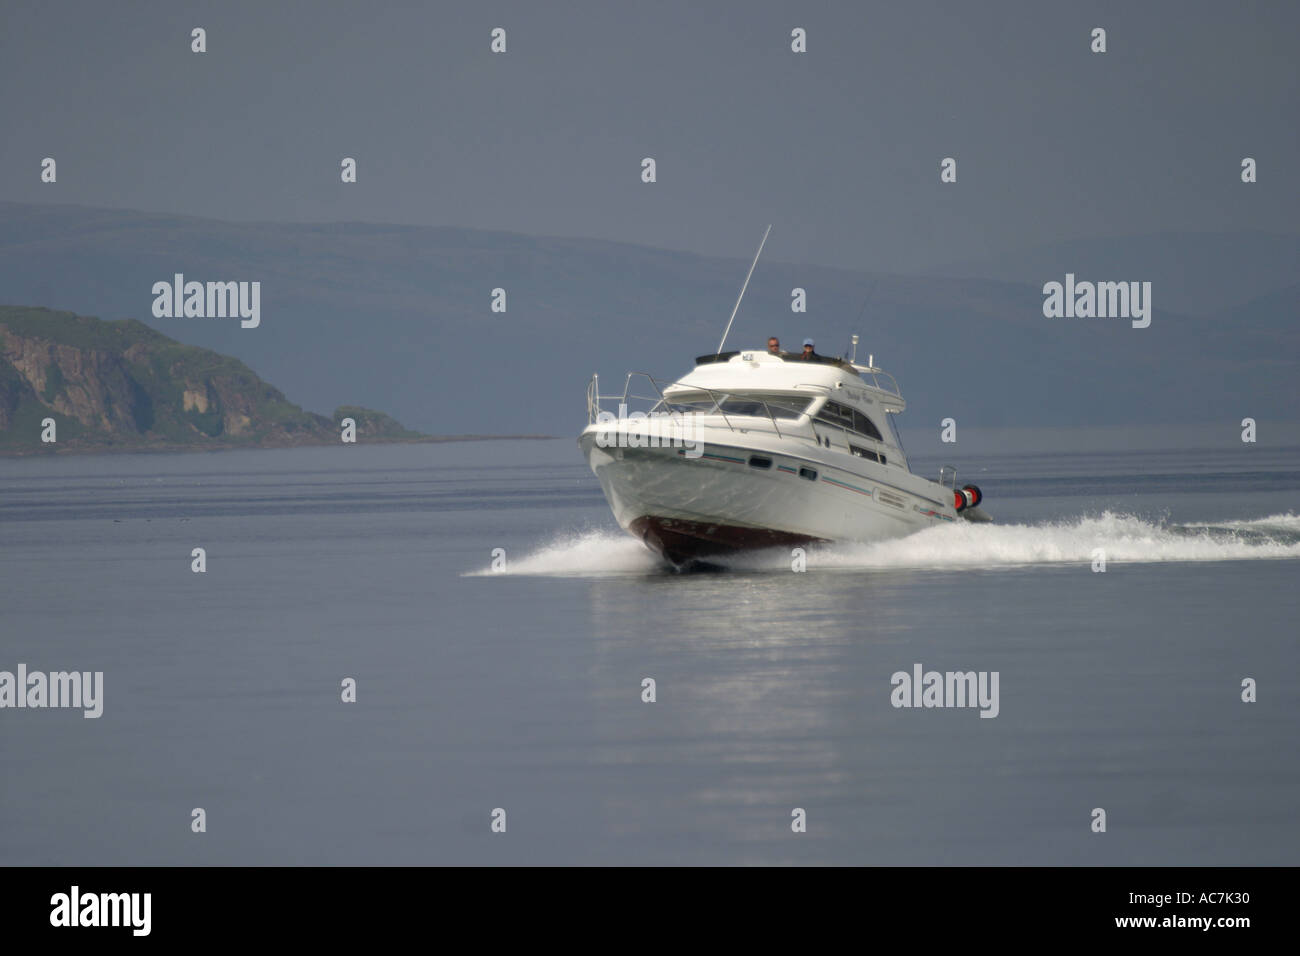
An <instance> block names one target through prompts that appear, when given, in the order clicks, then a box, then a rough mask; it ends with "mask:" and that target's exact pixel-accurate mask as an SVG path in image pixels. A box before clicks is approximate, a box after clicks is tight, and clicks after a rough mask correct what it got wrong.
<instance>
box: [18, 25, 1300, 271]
mask: <svg viewBox="0 0 1300 956" xmlns="http://www.w3.org/2000/svg"><path fill="white" fill-rule="evenodd" d="M195 26H202V27H204V28H205V29H206V30H207V42H208V52H206V53H204V54H195V53H192V52H191V51H190V30H191V28H193V27H195ZM498 26H499V27H503V28H505V29H506V31H507V52H506V53H505V54H501V55H494V54H492V53H491V52H490V51H489V42H490V36H489V33H490V31H491V30H492V28H494V27H498ZM1098 26H1100V27H1104V28H1105V29H1106V30H1107V46H1108V51H1107V52H1106V53H1104V54H1094V53H1092V52H1091V51H1090V49H1089V47H1090V43H1091V38H1090V32H1091V30H1092V29H1093V28H1094V27H1098ZM795 27H803V28H805V29H806V30H807V33H808V52H807V53H806V54H795V53H792V52H791V50H790V31H791V30H792V29H793V28H795ZM1298 36H1300V4H1296V3H1294V2H1287V3H1281V2H1279V3H1259V4H1248V3H1229V2H1217V3H1191V2H1176V3H1153V2H1142V3H1134V2H1123V3H1113V4H1112V3H1043V2H1039V0H1034V2H1024V3H1006V2H997V3H987V4H986V3H971V2H954V3H922V2H913V0H908V2H898V3H891V4H866V3H859V2H845V3H806V2H805V3H771V2H752V0H746V2H716V0H708V2H705V0H694V2H686V3H676V2H663V0H655V2H651V3H635V4H634V3H631V2H593V3H581V4H580V3H570V2H546V3H544V2H538V0H528V2H523V3H492V2H486V3H474V2H465V3H436V2H435V3H428V2H412V3H384V2H350V3H340V2H310V3H306V2H304V3H293V4H290V3H280V2H256V3H232V2H227V0H221V2H210V3H181V2H161V3H144V2H133V3H130V4H107V3H104V2H102V0H94V2H77V3H73V2H57V0H55V2H49V0H42V2H39V3H37V2H14V0H5V2H4V3H3V5H2V6H0V121H2V122H3V135H2V136H0V199H7V200H14V201H20V202H67V203H81V204H86V205H95V206H117V207H126V208H137V209H145V210H158V211H166V212H176V213H186V214H194V215H200V216H214V217H220V218H227V219H243V220H273V221H286V220H365V221H373V222H403V223H416V224H422V225H461V226H471V227H480V228H489V229H506V230H513V231H518V232H525V233H532V234H548V235H570V236H590V237H598V238H607V239H620V240H627V241H631V242H637V243H644V244H649V245H656V246H664V247H669V248H675V249H686V250H691V251H697V252H704V253H711V254H724V255H729V256H737V257H747V256H748V255H750V254H751V253H752V250H753V247H754V246H755V244H756V243H757V240H758V237H759V235H760V234H761V232H762V228H763V226H764V225H765V224H766V223H768V222H772V223H775V224H776V228H775V229H774V231H773V235H772V240H771V242H770V243H769V246H768V255H770V256H771V257H774V258H777V259H787V260H795V261H806V262H815V263H818V264H822V265H833V266H844V267H850V268H860V269H897V270H919V269H924V268H926V267H927V266H932V265H935V264H939V263H943V262H947V261H951V260H964V259H971V258H978V257H980V256H982V255H984V254H986V253H998V252H1004V251H1010V250H1015V249H1020V248H1023V247H1027V246H1032V245H1035V244H1037V243H1041V242H1046V241H1053V240H1058V239H1066V238H1073V237H1083V236H1102V237H1105V236H1117V235H1123V234H1134V233H1151V232H1162V231H1167V230H1188V231H1211V230H1224V229H1228V230H1231V229H1246V228H1249V229H1264V230H1272V231H1285V232H1292V231H1294V230H1295V224H1296V221H1297V210H1298V209H1300V203H1298V201H1297V200H1298V199H1300V192H1298V187H1297V180H1296V176H1295V172H1294V168H1293V166H1294V163H1295V159H1296V156H1297V152H1298V150H1297V146H1298V145H1300V143H1298V142H1297V139H1298V134H1297V122H1296V120H1297V117H1300V95H1298V90H1297V66H1296V63H1297V37H1298ZM46 156H52V157H54V158H55V159H56V160H57V162H58V182H57V183H55V184H43V183H41V182H40V181H39V174H40V162H41V159H42V158H43V157H46ZM344 156H351V157H355V158H356V159H357V161H358V163H359V182H358V183H356V184H354V185H344V184H342V183H341V182H340V181H339V162H340V160H341V159H342V158H343V157H344ZM646 156H652V157H654V158H655V160H656V161H657V164H658V170H657V172H658V182H656V183H654V184H650V185H647V184H644V183H642V182H641V180H640V173H641V166H640V163H641V160H642V158H643V157H646ZM949 156H950V157H954V158H956V160H957V172H958V178H957V183H955V184H942V183H940V181H939V164H940V161H941V160H942V159H943V158H944V157H949ZM1244 156H1251V157H1254V158H1255V159H1256V160H1257V161H1258V164H1259V182H1258V183H1256V184H1254V185H1249V186H1247V185H1243V184H1242V183H1241V182H1240V163H1241V159H1242V157H1244Z"/></svg>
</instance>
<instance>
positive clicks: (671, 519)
mask: <svg viewBox="0 0 1300 956" xmlns="http://www.w3.org/2000/svg"><path fill="white" fill-rule="evenodd" d="M769 228H770V227H769ZM764 239H766V235H765V236H764ZM759 252H760V253H761V252H762V245H761V244H760V246H759ZM757 260H758V257H757V256H755V263H757ZM750 274H751V275H752V274H753V266H752V265H751V266H750ZM748 282H749V280H748V278H746V280H745V285H746V286H747V285H748ZM741 297H742V298H743V297H744V287H742V288H741ZM739 305H740V302H739V300H737V308H739ZM734 318H735V312H734V311H733V313H732V319H733V320H734ZM730 326H731V322H728V325H727V328H728V331H729V330H730ZM857 338H858V337H857V336H856V335H855V336H853V351H854V352H856V345H857ZM725 341H726V333H724V335H723V343H725ZM633 382H648V383H649V386H650V390H652V391H653V394H648V395H633V394H632V393H631V389H632V385H633ZM638 400H640V401H644V402H647V403H649V408H648V410H644V409H642V410H629V409H630V406H631V404H632V403H634V402H637V401H638ZM612 401H616V402H617V403H618V404H617V410H616V411H611V410H610V409H608V408H606V407H604V406H603V404H602V403H604V402H612ZM905 408H906V403H905V402H904V401H903V398H902V395H901V394H900V393H899V389H898V385H897V383H896V382H895V380H894V378H893V376H891V375H889V374H888V373H886V372H883V371H882V370H881V369H879V368H876V367H875V366H874V363H873V361H871V360H869V361H868V363H867V364H866V365H859V364H857V363H856V361H855V356H853V355H850V356H849V357H847V358H829V357H821V356H813V357H811V358H810V359H805V358H804V357H803V356H800V355H793V354H789V353H780V352H778V353H772V352H769V351H767V350H764V349H758V350H752V351H750V350H742V351H732V352H724V351H722V344H721V343H720V345H719V349H718V351H717V352H716V353H713V354H710V355H702V356H700V357H699V358H697V359H696V360H695V368H694V369H692V370H691V371H690V372H689V373H688V374H686V375H684V376H682V377H681V378H679V379H677V380H675V381H673V382H669V383H661V382H658V381H656V380H655V379H654V378H653V377H651V376H650V375H648V374H646V373H643V372H629V373H628V376H627V379H626V381H625V383H624V389H623V393H622V394H621V395H613V396H602V395H600V394H599V381H598V379H597V378H596V377H595V376H593V377H592V380H591V383H590V384H589V386H588V390H587V419H588V424H587V427H586V428H585V429H584V430H583V432H582V434H581V435H580V436H579V438H578V442H579V445H580V447H581V448H582V451H583V453H584V454H585V455H586V457H587V462H588V464H589V465H590V466H591V470H592V471H593V472H594V473H595V475H596V477H597V478H598V479H599V480H600V485H601V488H602V489H603V490H604V492H605V497H606V498H607V499H608V500H609V504H610V507H611V508H612V509H613V512H614V517H615V518H616V519H617V521H618V523H619V525H620V526H622V527H623V528H624V529H625V530H626V531H628V532H629V533H631V534H632V535H634V536H636V537H638V538H640V539H641V540H642V541H643V542H645V544H646V545H647V546H649V547H650V548H652V549H653V550H654V551H656V552H658V553H659V554H661V555H663V557H664V558H666V559H667V560H668V561H670V562H671V563H672V564H674V565H677V566H683V565H687V564H690V563H692V562H697V561H707V560H708V559H710V558H717V557H718V556H721V555H725V554H727V553H729V552H735V551H740V550H747V549H754V548H767V547H787V548H788V547H795V546H801V545H807V544H816V543H823V542H836V541H867V542H869V541H876V540H882V539H886V538H892V537H898V536H901V535H905V534H910V533H911V532H913V531H918V530H920V529H922V528H926V527H930V526H932V525H936V524H942V523H945V522H951V521H957V520H961V519H963V518H964V519H968V520H975V521H987V520H989V518H988V515H987V514H985V513H984V512H983V511H981V510H980V508H979V505H980V502H981V499H982V494H981V492H980V490H979V489H978V488H977V487H976V486H974V485H965V486H964V487H961V488H958V487H957V486H956V473H955V472H954V471H952V470H951V469H947V468H945V469H942V470H941V471H940V475H939V479H940V480H939V481H931V480H930V479H927V478H923V477H921V476H919V475H915V474H913V473H912V472H911V470H910V469H909V467H908V463H907V455H906V453H905V452H904V450H903V445H902V442H901V440H900V439H899V436H898V431H897V429H896V427H895V426H894V421H893V416H894V415H897V414H899V413H901V412H902V411H903V410H904V409H905Z"/></svg>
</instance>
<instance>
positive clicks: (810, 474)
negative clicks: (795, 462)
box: [799, 468, 817, 481]
mask: <svg viewBox="0 0 1300 956" xmlns="http://www.w3.org/2000/svg"><path fill="white" fill-rule="evenodd" d="M799 477H800V478H807V479H808V480H809V481H816V480H817V472H815V471H813V470H812V469H811V468H800V469H799Z"/></svg>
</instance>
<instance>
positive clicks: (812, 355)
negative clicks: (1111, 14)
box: [799, 339, 826, 362]
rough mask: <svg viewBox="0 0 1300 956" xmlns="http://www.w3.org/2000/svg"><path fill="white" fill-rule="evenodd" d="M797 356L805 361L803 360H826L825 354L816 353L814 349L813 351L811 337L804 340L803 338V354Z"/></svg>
mask: <svg viewBox="0 0 1300 956" xmlns="http://www.w3.org/2000/svg"><path fill="white" fill-rule="evenodd" d="M799 358H800V359H801V360H802V361H805V362H824V361H826V358H825V356H822V355H818V354H817V353H816V351H814V349H813V340H812V339H804V340H803V354H802V355H800V356H799Z"/></svg>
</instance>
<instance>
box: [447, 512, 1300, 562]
mask: <svg viewBox="0 0 1300 956" xmlns="http://www.w3.org/2000/svg"><path fill="white" fill-rule="evenodd" d="M1097 548H1102V549H1104V550H1105V557H1106V561H1107V563H1112V562H1167V561H1246V560H1261V559H1272V560H1279V559H1295V558H1300V515H1295V514H1277V515H1270V516H1269V517H1266V518H1254V519H1248V520H1246V519H1243V520H1225V521H1219V522H1191V523H1187V524H1176V523H1165V522H1157V521H1152V520H1149V519H1146V518H1140V517H1137V516H1134V515H1128V514H1114V513H1112V512H1109V511H1107V512H1103V513H1102V514H1100V515H1096V516H1082V517H1074V518H1068V519H1064V520H1061V521H1056V522H1045V523H1040V524H998V523H996V522H994V523H990V524H972V523H968V522H965V521H962V522H957V523H954V524H946V525H942V526H938V527H934V528H927V529H926V530H924V531H918V532H916V533H915V534H912V535H908V536H907V537H905V538H894V539H891V540H889V541H880V542H876V543H874V544H854V543H847V542H846V543H841V544H834V545H826V546H824V547H812V548H809V549H808V570H809V571H816V570H818V569H827V568H830V569H837V570H854V569H863V570H890V569H949V568H963V569H967V570H982V569H990V568H1011V567H1025V566H1031V565H1038V564H1065V563H1072V562H1076V563H1091V561H1092V560H1093V552H1094V550H1095V549H1097ZM717 563H718V564H720V565H722V566H724V567H726V568H730V569H733V570H737V571H785V572H788V571H789V570H790V551H789V549H784V548H781V549H772V550H769V551H759V552H749V553H745V554H740V555H735V556H730V557H726V558H722V559H717ZM663 567H664V565H663V563H662V562H661V561H660V560H659V558H658V557H656V556H655V555H654V554H652V553H651V552H650V551H649V550H648V549H647V548H646V547H645V546H644V545H642V544H641V543H640V542H639V541H637V540H635V539H634V538H632V537H630V536H629V535H627V534H624V533H623V532H612V531H587V532H583V533H570V534H565V535H561V536H559V537H557V538H555V539H553V540H552V541H551V542H549V543H548V544H546V545H544V546H542V547H541V548H539V549H538V550H536V551H533V552H532V553H530V554H528V555H525V556H524V557H522V558H519V559H516V560H513V561H510V562H509V563H508V566H507V568H506V571H505V572H504V573H506V574H522V575H557V576H575V577H596V576H606V575H618V574H647V573H659V572H661V571H662V570H663ZM492 573H493V572H492V571H490V570H489V569H483V570H481V571H475V572H472V574H473V576H478V575H487V574H492Z"/></svg>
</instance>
